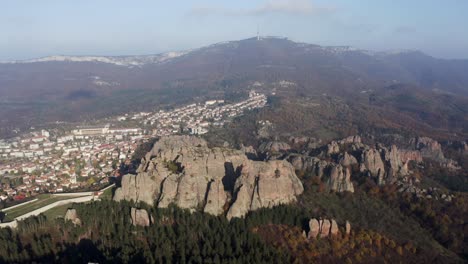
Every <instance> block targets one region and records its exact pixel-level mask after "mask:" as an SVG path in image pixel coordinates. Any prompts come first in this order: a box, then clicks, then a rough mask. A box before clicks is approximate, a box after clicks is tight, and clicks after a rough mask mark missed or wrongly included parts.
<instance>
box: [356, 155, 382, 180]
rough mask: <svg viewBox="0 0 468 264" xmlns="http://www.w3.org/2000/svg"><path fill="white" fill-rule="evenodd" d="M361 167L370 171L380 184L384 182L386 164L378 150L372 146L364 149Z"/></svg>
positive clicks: (362, 169)
mask: <svg viewBox="0 0 468 264" xmlns="http://www.w3.org/2000/svg"><path fill="white" fill-rule="evenodd" d="M360 167H361V168H360V169H361V171H362V172H364V171H367V172H369V174H370V176H372V177H374V178H376V179H377V181H378V183H379V184H384V176H385V165H384V163H383V161H382V157H381V156H380V152H379V151H378V150H376V149H375V148H371V149H367V150H365V151H363V153H362V156H361V166H360Z"/></svg>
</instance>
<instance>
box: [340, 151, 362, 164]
mask: <svg viewBox="0 0 468 264" xmlns="http://www.w3.org/2000/svg"><path fill="white" fill-rule="evenodd" d="M338 163H339V164H341V165H343V166H346V167H347V166H351V165H354V164H357V163H358V161H357V159H356V158H355V157H354V156H353V155H350V154H348V152H345V153H344V154H342V155H340V158H339V159H338Z"/></svg>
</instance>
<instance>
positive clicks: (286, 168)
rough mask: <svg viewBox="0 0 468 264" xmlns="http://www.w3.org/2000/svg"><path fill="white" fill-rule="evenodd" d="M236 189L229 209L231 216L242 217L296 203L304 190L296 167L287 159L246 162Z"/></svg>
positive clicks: (229, 215)
mask: <svg viewBox="0 0 468 264" xmlns="http://www.w3.org/2000/svg"><path fill="white" fill-rule="evenodd" d="M234 189H235V190H237V192H236V200H235V202H234V204H232V206H231V207H230V208H229V211H228V213H227V218H228V219H231V218H232V217H242V216H244V215H245V214H246V213H247V212H248V211H251V210H257V209H259V208H263V207H272V206H275V205H279V204H285V203H291V202H294V201H296V196H298V195H299V194H301V193H302V192H303V191H304V189H303V187H302V183H301V181H300V180H299V179H298V178H297V177H296V176H295V173H294V168H293V167H292V166H291V165H290V164H289V163H288V162H287V161H284V160H273V161H268V162H258V161H256V162H255V161H249V162H247V163H245V164H244V165H243V167H242V172H241V176H240V177H239V178H238V179H237V181H236V184H235V186H234Z"/></svg>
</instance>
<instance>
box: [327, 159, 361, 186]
mask: <svg viewBox="0 0 468 264" xmlns="http://www.w3.org/2000/svg"><path fill="white" fill-rule="evenodd" d="M327 185H328V187H329V188H330V189H331V190H332V191H335V192H354V186H353V183H352V182H351V172H350V170H349V168H347V167H343V166H341V165H339V164H338V165H335V164H334V165H331V171H330V177H329V178H328V180H327Z"/></svg>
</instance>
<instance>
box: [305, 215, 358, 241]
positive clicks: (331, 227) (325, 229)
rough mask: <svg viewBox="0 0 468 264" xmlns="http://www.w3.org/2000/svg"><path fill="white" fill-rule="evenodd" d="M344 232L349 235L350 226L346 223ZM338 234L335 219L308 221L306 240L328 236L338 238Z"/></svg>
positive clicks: (313, 219)
mask: <svg viewBox="0 0 468 264" xmlns="http://www.w3.org/2000/svg"><path fill="white" fill-rule="evenodd" d="M345 232H346V234H348V235H349V233H350V232H351V225H350V224H349V222H348V221H346V226H345ZM339 234H340V231H339V226H338V223H337V222H336V220H335V219H321V220H318V219H315V218H312V219H310V220H309V233H308V234H307V238H308V239H316V238H326V237H330V236H338V235H339Z"/></svg>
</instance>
